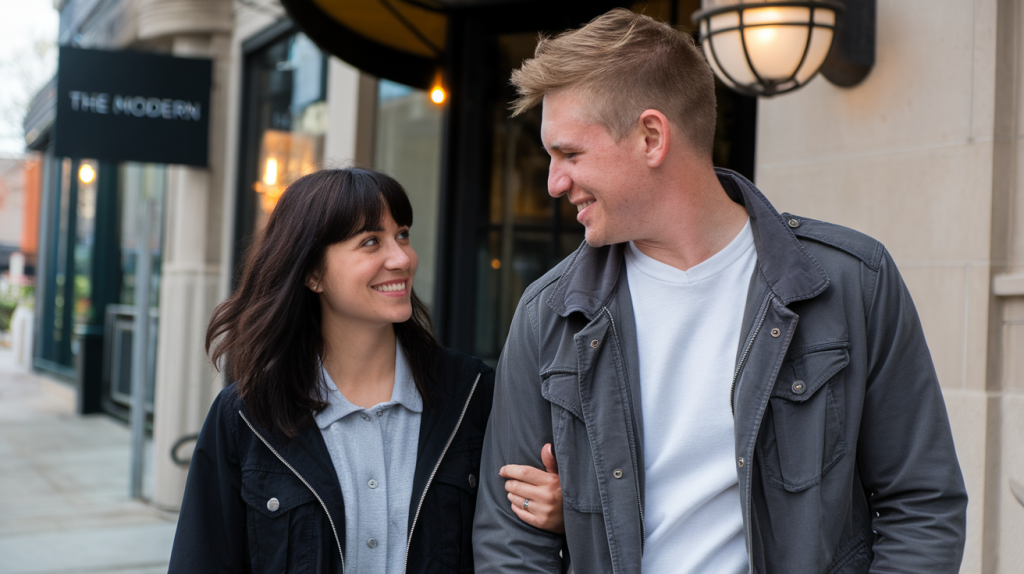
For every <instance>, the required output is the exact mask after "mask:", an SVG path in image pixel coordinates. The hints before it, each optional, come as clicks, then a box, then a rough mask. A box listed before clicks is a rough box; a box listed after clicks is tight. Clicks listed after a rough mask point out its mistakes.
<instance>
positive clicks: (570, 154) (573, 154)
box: [565, 151, 579, 159]
mask: <svg viewBox="0 0 1024 574" xmlns="http://www.w3.org/2000/svg"><path fill="white" fill-rule="evenodd" d="M578 155H579V154H578V153H576V152H574V151H573V152H567V153H566V154H565V159H576V156H578Z"/></svg>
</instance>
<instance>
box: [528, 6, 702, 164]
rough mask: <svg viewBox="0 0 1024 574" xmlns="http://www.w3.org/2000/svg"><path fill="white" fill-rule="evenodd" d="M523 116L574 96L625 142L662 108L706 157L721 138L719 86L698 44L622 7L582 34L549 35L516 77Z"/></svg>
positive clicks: (585, 27)
mask: <svg viewBox="0 0 1024 574" xmlns="http://www.w3.org/2000/svg"><path fill="white" fill-rule="evenodd" d="M512 85H513V86H515V88H516V91H517V92H518V93H519V97H518V98H516V100H515V101H514V102H513V103H512V115H513V116H517V115H519V114H521V113H523V112H525V111H526V110H528V109H530V108H532V107H533V106H535V105H537V104H539V103H541V102H542V101H543V99H544V96H545V95H547V94H550V93H554V92H557V91H561V90H573V91H576V92H577V93H579V94H580V95H581V96H582V97H583V98H584V99H585V102H586V103H585V104H584V106H585V108H586V109H585V110H583V112H584V113H585V114H586V115H587V116H588V117H587V119H588V120H590V121H593V122H595V123H598V124H601V125H604V126H605V127H607V128H608V130H609V131H610V132H611V134H612V137H614V138H615V139H616V140H617V141H618V140H621V139H622V138H623V137H625V136H626V134H628V133H629V132H630V131H631V130H632V129H633V128H634V127H635V126H636V124H637V120H638V119H639V118H640V114H641V113H643V112H644V110H648V109H654V110H658V111H660V112H661V113H663V114H665V116H666V117H667V118H668V119H669V121H670V122H672V123H673V124H674V125H676V126H677V127H679V128H680V129H681V130H682V131H683V132H684V133H685V134H686V136H687V139H688V140H689V142H690V145H691V146H692V147H693V149H694V150H696V151H697V152H698V153H701V154H707V156H708V157H710V156H711V148H712V145H713V144H714V139H715V116H716V112H715V80H714V75H713V73H712V72H711V68H710V66H708V64H707V61H706V60H705V59H704V56H703V54H701V52H700V50H698V49H697V47H696V46H695V45H694V42H693V38H691V37H690V36H689V35H688V34H686V33H684V32H681V31H679V30H676V29H675V28H673V27H671V26H669V25H668V24H665V23H663V22H658V21H656V20H654V19H653V18H651V17H649V16H644V15H642V14H637V13H635V12H631V11H629V10H627V9H625V8H616V9H614V10H612V11H610V12H608V13H606V14H604V15H602V16H598V17H597V18H595V19H594V20H592V21H591V22H590V23H589V24H587V25H586V26H584V27H582V28H580V29H578V30H569V31H567V32H563V33H561V34H559V35H558V36H555V37H554V38H547V37H541V39H540V42H539V43H538V44H537V50H536V52H534V57H533V58H531V59H529V60H526V61H525V62H523V65H522V66H521V67H520V68H519V69H518V70H515V71H514V72H512Z"/></svg>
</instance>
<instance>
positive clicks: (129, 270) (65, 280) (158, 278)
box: [26, 0, 1024, 574]
mask: <svg viewBox="0 0 1024 574" xmlns="http://www.w3.org/2000/svg"><path fill="white" fill-rule="evenodd" d="M303 4H305V5H307V6H305V7H303ZM312 4H315V6H313V8H316V9H318V10H321V12H322V14H321V16H323V14H326V16H324V17H325V18H328V20H323V21H329V19H330V18H335V19H338V21H339V22H342V23H343V24H346V23H347V24H346V25H347V26H349V31H350V32H351V31H352V30H355V31H356V32H359V24H358V23H357V22H356V23H353V21H348V20H344V19H345V18H346V16H345V14H346V13H345V12H344V10H343V8H344V6H342V5H344V4H348V3H347V2H343V1H340V0H339V1H333V0H322V1H321V0H316V1H315V2H313V1H312V0H309V1H307V2H301V1H299V0H291V1H287V2H285V5H286V7H287V8H288V11H286V10H285V7H282V5H281V4H279V3H278V2H277V1H276V0H244V1H243V0H234V1H231V0H66V1H63V2H57V7H58V9H60V10H61V38H60V40H61V42H62V43H64V44H68V43H73V44H75V45H79V46H82V47H94V48H107V49H126V48H127V49H136V50H149V51H158V52H163V53H170V54H175V55H182V56H202V57H207V58H211V59H212V60H213V62H214V67H213V70H214V72H213V74H214V75H213V89H212V93H211V100H210V101H211V106H210V107H211V109H210V126H211V129H210V139H209V149H210V157H209V168H205V169H197V168H189V167H182V166H171V165H156V164H146V165H141V164H110V163H106V162H94V161H92V160H90V159H89V158H56V157H53V156H52V154H50V155H46V150H47V149H48V146H49V145H51V142H48V140H47V139H46V137H47V136H46V134H47V131H46V129H45V128H46V126H47V125H48V124H46V121H45V118H46V117H47V116H46V113H45V109H46V105H45V100H46V98H45V97H43V96H45V93H44V94H41V98H40V99H39V106H37V108H38V109H35V110H34V112H33V113H34V114H35V115H34V116H33V117H37V118H41V119H39V120H38V121H37V122H36V124H34V126H33V128H32V130H31V131H30V130H28V129H27V131H30V134H31V137H30V138H29V140H30V145H31V146H32V147H33V148H34V149H37V150H39V151H41V152H42V153H43V154H44V156H43V157H44V160H43V163H42V165H43V167H42V169H41V174H42V175H41V179H42V188H43V190H44V193H43V196H42V204H41V205H42V206H41V217H40V242H39V259H38V271H37V277H38V279H37V283H38V285H39V287H38V289H37V296H38V299H37V305H36V332H37V338H36V366H37V368H40V369H42V370H46V371H48V372H51V373H56V374H58V375H62V376H64V377H66V378H68V379H69V380H74V381H77V384H78V385H79V386H80V389H81V392H80V395H83V396H85V398H84V399H82V400H81V401H80V405H81V409H82V410H83V412H87V411H89V410H90V409H92V410H104V409H105V410H107V411H108V412H113V413H114V414H117V413H118V412H120V411H118V408H120V409H122V411H123V409H124V405H123V404H122V403H123V402H124V401H121V403H118V402H117V400H116V399H117V396H118V395H117V392H115V391H114V390H110V389H114V388H115V387H116V385H114V384H113V383H112V382H111V377H112V375H111V372H112V371H115V370H116V369H115V368H113V367H111V366H109V365H110V364H111V361H112V351H111V349H112V348H113V346H112V345H114V343H113V342H112V341H111V339H112V338H114V335H113V334H112V333H114V331H112V330H111V328H110V327H109V326H108V325H110V324H111V323H110V321H115V320H116V319H117V317H116V313H115V314H113V315H112V314H111V313H109V312H108V307H109V308H111V309H114V310H115V311H117V310H120V311H121V312H124V313H128V312H129V311H131V312H135V311H133V310H134V309H136V308H138V307H139V306H138V304H137V302H135V301H133V300H131V298H130V297H129V295H128V293H130V292H131V289H128V286H130V285H131V284H132V283H133V282H134V281H135V278H134V274H133V261H134V259H133V257H135V255H133V249H135V248H134V247H132V246H133V245H135V244H136V239H137V237H136V234H137V233H138V232H139V229H137V225H136V224H135V223H133V222H134V221H135V220H134V219H133V218H132V217H131V213H132V209H133V207H132V206H133V205H134V203H133V202H135V201H136V200H135V199H134V197H135V195H133V194H137V193H138V191H139V190H140V189H147V190H150V191H151V192H152V193H155V194H156V195H158V196H159V197H161V202H160V205H161V208H160V210H159V216H158V219H157V220H156V221H154V222H153V227H154V229H151V230H149V231H151V232H154V231H155V232H154V233H153V234H152V235H151V237H152V238H153V240H152V243H151V248H152V249H153V253H154V254H155V256H156V257H157V260H158V261H159V266H158V268H157V269H156V270H155V273H154V276H153V277H151V278H149V280H150V281H152V282H153V283H152V284H153V285H154V292H155V295H154V297H153V300H152V301H150V302H149V304H148V305H146V306H147V307H149V308H150V309H148V312H150V313H152V314H153V316H155V317H157V325H158V327H157V329H156V336H155V337H154V341H155V343H154V345H153V350H152V359H151V369H152V372H153V374H152V380H153V382H154V383H153V387H154V390H153V406H152V409H153V414H152V429H153V430H152V432H153V453H154V454H153V459H152V464H153V469H154V472H153V477H154V485H153V490H152V501H153V503H154V504H155V505H157V506H159V507H161V508H166V509H175V508H177V507H178V505H179V503H180V497H181V493H182V491H183V488H184V480H185V476H186V473H187V464H179V462H181V459H187V458H188V452H187V451H188V449H189V442H188V437H189V436H190V435H194V433H196V432H198V430H199V428H200V426H201V424H202V421H203V419H204V417H205V414H206V410H207V409H208V407H209V405H210V403H211V401H212V400H213V397H214V396H215V395H216V393H217V392H218V391H219V390H220V388H222V386H223V383H224V381H223V379H222V378H221V377H220V376H219V375H218V373H217V372H216V371H215V370H214V369H213V368H212V366H211V365H210V363H209V361H208V359H207V358H206V357H205V354H204V350H203V341H204V339H205V331H206V325H207V322H208V320H209V317H210V314H211V312H212V311H213V308H214V307H215V306H216V304H217V303H218V302H220V301H222V300H223V299H224V298H225V297H227V296H228V294H229V293H230V292H231V290H232V289H233V287H234V285H235V282H236V281H237V269H238V264H239V262H240V261H241V260H242V257H243V254H244V251H245V249H246V247H247V246H248V245H249V244H250V242H251V240H252V238H253V237H254V236H255V235H256V234H258V233H259V231H260V229H261V226H262V225H264V224H265V221H266V217H267V215H268V214H269V213H270V211H272V209H273V205H274V202H275V201H276V198H277V196H278V195H279V194H280V192H281V191H282V190H283V189H284V187H286V186H287V184H288V183H290V182H291V181H293V180H294V179H295V178H297V177H299V176H301V175H302V174H304V173H308V171H310V170H312V169H315V168H317V167H319V166H327V167H333V166H345V165H362V166H372V167H376V168H378V169H382V170H384V171H386V172H388V173H390V174H392V175H393V176H395V177H396V178H397V179H398V180H399V181H400V182H402V183H403V185H405V186H406V187H407V189H408V191H409V194H410V197H411V199H412V202H413V206H414V209H415V213H416V224H415V226H414V228H413V237H414V244H415V246H416V248H417V250H418V252H419V254H420V272H419V274H418V276H417V278H416V283H415V288H416V290H417V292H418V293H419V294H420V296H421V297H422V298H423V299H424V300H425V301H426V302H427V303H428V304H429V305H430V306H431V308H432V309H433V311H434V316H435V321H436V324H437V328H438V331H439V335H440V337H441V338H442V340H443V341H444V342H445V343H446V344H447V345H449V346H451V347H453V348H457V349H459V350H462V351H466V352H470V353H474V354H476V355H479V356H481V357H483V358H485V359H486V360H489V361H494V360H496V359H497V356H498V353H499V352H500V349H501V346H502V344H503V343H504V335H505V332H506V330H507V327H508V324H509V322H510V321H511V316H512V313H513V312H514V309H515V304H516V302H517V300H518V298H519V295H520V294H521V293H522V290H523V289H524V288H525V287H526V285H528V284H529V283H530V282H531V281H532V280H533V279H535V278H537V277H539V276H540V275H541V274H542V273H543V272H544V271H546V270H547V269H548V268H549V267H550V266H552V265H554V264H555V263H556V262H557V261H558V260H559V259H561V258H562V257H563V256H564V255H565V254H567V253H569V252H571V251H572V250H573V249H574V248H575V247H576V246H577V245H578V244H579V242H580V240H581V239H582V229H581V228H580V227H579V224H578V223H576V221H575V217H574V215H575V214H574V213H573V210H571V209H569V207H571V206H568V205H567V204H566V203H565V202H561V203H560V202H557V201H554V200H552V199H551V198H550V197H549V196H548V195H547V193H546V170H547V160H546V155H545V154H544V152H543V149H542V148H541V147H540V145H539V114H538V113H533V114H526V115H524V116H521V117H519V118H515V119H509V118H508V117H507V112H506V105H507V102H508V100H509V99H510V98H511V94H510V92H509V89H508V85H507V79H508V73H509V72H510V71H511V70H512V69H513V68H514V67H516V66H518V64H519V62H521V60H522V59H523V58H526V57H529V56H530V54H531V53H532V50H533V47H534V45H535V42H536V34H537V32H540V31H543V32H557V31H559V30H562V29H565V28H567V27H570V26H577V25H579V24H581V23H583V22H585V21H587V20H589V19H590V18H592V17H593V16H595V15H597V14H599V13H601V12H604V11H605V10H606V9H608V8H610V7H612V6H614V5H620V4H624V5H627V6H629V7H632V8H633V9H634V10H637V11H644V12H646V13H648V14H653V15H656V16H658V17H662V18H664V19H666V20H669V21H672V22H676V23H679V24H682V25H688V24H689V21H688V20H689V15H690V14H691V13H692V12H693V11H695V10H697V9H698V8H699V7H700V3H699V2H697V1H693V0H682V1H670V0H666V1H663V2H656V1H652V2H638V3H628V2H625V3H623V2H605V3H591V5H588V6H585V7H582V8H581V7H580V6H578V5H577V4H578V3H565V4H566V7H565V8H564V9H561V8H560V9H557V10H556V9H554V8H552V7H551V6H548V5H541V4H539V3H536V2H512V1H509V2H481V3H479V4H477V3H474V2H463V3H462V4H464V5H465V6H464V7H463V9H460V10H457V11H454V12H452V13H450V14H448V15H447V16H446V18H447V20H445V21H444V25H443V26H439V25H436V20H435V19H432V18H433V16H431V17H427V16H424V19H423V20H421V21H419V22H421V23H422V24H423V26H425V32H424V35H425V37H426V38H427V40H428V44H429V43H435V44H436V43H439V44H440V46H441V47H442V48H443V49H442V50H441V51H439V52H437V53H433V52H431V51H430V49H429V48H428V47H424V46H420V45H417V44H415V40H408V38H406V39H404V40H403V39H402V38H405V37H404V36H401V37H400V36H399V35H395V36H393V37H390V36H388V35H387V34H385V35H384V36H383V38H384V40H381V42H383V43H381V42H378V41H376V40H374V42H376V44H373V45H374V46H377V48H376V49H377V50H378V51H377V52H373V51H371V52H366V51H365V50H362V51H360V52H359V54H357V55H353V56H351V57H349V56H348V54H349V52H347V51H346V50H347V48H346V47H345V44H344V43H340V44H339V43H337V42H333V41H324V39H323V38H324V36H323V34H324V30H323V29H322V25H321V24H317V23H314V22H311V21H309V20H306V19H305V18H306V17H307V16H308V14H309V13H310V12H309V11H308V10H309V9H310V7H309V5H312ZM549 4H550V3H549ZM403 5H404V4H403ZM332 6H333V7H332ZM319 21H320V20H318V22H319ZM432 22H433V24H431V23H432ZM431 26H433V27H431ZM353 27H354V28H353ZM438 30H440V32H439V31H438ZM364 32H365V35H364V37H363V39H362V40H359V41H355V44H353V45H358V46H363V47H365V46H366V44H360V43H359V42H367V41H368V40H367V38H371V37H372V36H373V35H372V34H371V33H370V31H365V30H364ZM396 34H397V33H396ZM431 34H434V36H431ZM438 34H440V36H438ZM356 35H358V34H356ZM339 37H341V36H339ZM389 38H390V39H389ZM357 40H358V39H357ZM388 42H390V43H391V44H390V45H389V44H388ZM403 42H404V43H403ZM388 50H392V51H401V50H405V51H407V52H409V53H412V54H413V56H414V57H411V59H410V58H404V57H403V58H404V59H403V58H399V59H398V60H395V61H401V62H406V64H408V66H409V68H408V69H404V68H403V69H399V68H400V67H391V68H389V66H388V65H387V63H388V60H387V59H386V58H385V56H386V55H387V54H391V52H389V51H388ZM367 54H369V55H367ZM876 54H877V57H876V64H875V67H874V68H873V69H872V71H871V73H870V74H869V76H868V77H867V78H866V79H865V80H864V81H863V82H862V83H860V84H859V85H857V86H855V87H853V88H838V87H836V86H833V85H832V84H830V83H828V82H826V81H825V80H824V79H823V78H817V79H815V80H813V81H811V82H810V83H809V84H808V85H807V86H805V87H803V88H801V89H800V90H798V91H796V92H792V93H789V94H784V95H781V96H777V97H774V98H768V99H761V100H753V99H751V98H745V97H741V96H737V95H736V94H733V93H731V92H728V91H727V90H726V89H725V88H722V87H720V91H719V96H720V113H719V134H718V135H717V139H716V147H715V153H716V162H717V163H718V164H720V165H724V166H727V167H732V168H734V169H737V170H738V171H740V172H741V173H743V174H744V175H747V176H748V177H750V178H752V179H753V180H754V181H755V183H756V184H757V185H758V187H759V188H761V189H762V190H763V191H764V192H765V194H766V195H767V196H768V198H769V199H770V200H772V202H773V203H774V204H775V205H776V207H777V208H778V209H779V210H780V211H790V212H792V213H796V214H799V215H802V216H806V217H812V218H816V219H823V220H828V221H832V222H835V223H839V224H842V225H847V226H849V227H853V228H855V229H858V230H860V231H863V232H865V233H868V234H870V235H872V236H874V237H876V238H877V239H879V240H881V241H882V242H883V243H884V244H885V245H886V247H887V248H888V249H889V251H890V252H891V253H892V255H893V256H894V258H895V259H896V261H897V263H898V265H899V267H900V270H901V272H902V274H903V277H904V279H905V280H906V282H907V284H908V286H909V288H910V291H911V293H912V295H913V297H914V300H915V302H916V305H917V307H918V310H919V312H920V315H921V318H922V322H923V324H924V329H925V333H926V337H927V339H928V342H929V345H930V347H931V350H932V354H933V359H934V360H935V365H936V368H937V370H938V374H939V379H940V382H941V384H942V387H943V391H944V393H945V396H946V404H947V409H948V411H949V414H950V420H951V423H952V426H953V432H954V437H955V440H956V444H957V450H958V454H959V456H960V460H961V466H962V468H963V471H964V475H965V479H966V481H967V486H968V491H969V495H970V506H969V509H968V544H967V551H966V555H965V558H964V563H963V568H962V571H963V572H971V573H975V572H977V573H985V574H989V573H992V574H995V573H1002V572H1006V573H1009V572H1016V571H1017V570H1018V569H1019V566H1018V565H1019V564H1020V563H1021V562H1022V561H1024V548H1021V546H1020V545H1019V544H1017V542H1016V541H1017V540H1020V539H1021V537H1022V536H1024V459H1022V457H1021V456H1020V455H1019V452H1018V451H1019V449H1018V447H1017V445H1019V444H1020V443H1021V442H1024V422H1022V421H1024V1H1022V0H970V1H967V2H964V1H962V0H878V2H877V43H876ZM339 56H340V58H339ZM346 58H347V59H348V63H346V61H345V59H346ZM417 58H418V59H417ZM409 62H411V63H409ZM424 66H426V67H424ZM435 66H436V69H437V70H440V74H438V75H435V73H434V70H435V68H434V67H435ZM438 76H439V77H441V78H442V82H443V84H444V87H445V88H446V89H447V91H448V98H449V99H448V100H447V101H446V102H445V103H444V104H443V105H440V106H439V105H437V104H434V103H432V102H431V101H430V100H429V99H428V98H427V94H426V92H425V91H424V90H425V89H426V88H429V87H430V86H429V83H430V82H431V81H432V79H434V78H436V77H438ZM51 97H54V96H51ZM51 121H52V119H51ZM26 127H27V128H28V126H26ZM82 165H91V166H93V167H94V169H95V172H96V173H97V178H96V180H95V181H93V182H91V183H84V182H83V181H82V180H81V179H79V178H77V173H78V171H79V170H80V169H81V166H82ZM83 211H84V212H83ZM85 216H89V217H85ZM90 217H91V219H90ZM76 254H77V255H76ZM78 277H86V278H87V279H88V280H87V281H83V280H81V279H77V278H78ZM76 279H77V281H76ZM104 281H106V283H105V282H104ZM76 285H77V287H76ZM76 288H77V289H78V291H76V290H75V289H76ZM83 300H86V302H84V303H83V302H82V301H83ZM111 316H114V319H110V320H108V319H107V318H108V317H111ZM115 363H116V362H115ZM104 365H107V366H106V367H104ZM104 368H106V370H105V371H104ZM97 381H98V383H97ZM97 385H99V387H100V390H99V391H96V390H95V389H96V387H97ZM104 385H106V387H104ZM103 388H107V389H108V390H106V391H104V390H102V389H103ZM90 397H92V398H90ZM104 401H106V402H104ZM108 403H109V404H113V406H112V407H111V406H110V405H109V404H108ZM119 404H120V405H121V406H120V407H118V405H119ZM104 405H107V406H106V407H105V406H104ZM122 415H123V412H122ZM175 446H178V447H180V448H178V449H177V451H176V456H177V458H178V459H179V460H178V461H176V460H174V458H172V456H169V454H168V453H170V452H171V450H172V447H175Z"/></svg>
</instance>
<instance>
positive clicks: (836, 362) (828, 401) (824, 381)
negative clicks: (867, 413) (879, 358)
mask: <svg viewBox="0 0 1024 574" xmlns="http://www.w3.org/2000/svg"><path fill="white" fill-rule="evenodd" d="M849 362H850V356H849V353H848V352H847V350H846V346H845V345H843V346H842V347H838V346H837V347H836V348H831V349H824V350H817V351H814V352H809V353H806V354H803V355H801V356H799V357H796V358H794V359H791V360H789V361H787V362H785V363H783V365H782V368H781V369H780V371H779V376H778V379H777V380H776V381H775V387H774V389H773V391H772V396H771V398H770V399H769V401H768V409H767V410H766V412H765V419H764V421H765V422H764V425H763V426H762V434H761V440H760V441H759V450H760V452H759V454H760V455H761V456H760V458H761V461H762V468H763V470H764V476H765V478H766V479H767V480H768V481H769V482H770V483H772V484H774V485H775V486H777V487H781V488H784V489H785V490H787V491H789V492H800V491H802V490H806V489H808V488H811V487H812V486H814V485H816V484H818V483H820V482H821V479H822V476H824V475H825V473H827V472H828V471H829V469H831V468H832V466H834V465H835V463H836V462H838V461H839V459H840V458H842V457H843V454H845V452H846V444H845V441H844V439H843V425H842V419H841V416H842V414H841V413H842V412H843V410H842V408H840V407H841V405H840V404H839V401H838V398H837V397H838V396H841V393H839V392H837V391H836V387H837V386H839V385H840V384H841V382H842V378H843V372H842V370H843V368H844V367H846V365H847V364H849ZM840 390H841V388H840Z"/></svg>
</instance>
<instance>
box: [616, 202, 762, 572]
mask: <svg viewBox="0 0 1024 574" xmlns="http://www.w3.org/2000/svg"><path fill="white" fill-rule="evenodd" d="M625 259H626V272H627V277H628V278H629V290H630V294H631V298H632V301H633V313H634V316H635V318H636V331H637V343H638V347H639V354H640V357H639V358H640V402H641V408H642V409H643V417H644V470H645V472H646V477H645V491H644V495H645V504H644V510H645V512H644V519H645V525H646V531H647V542H646V544H645V547H644V556H643V561H642V569H643V573H644V574H656V573H657V574H661V573H664V572H672V573H674V574H689V573H692V574H704V573H707V572H714V573H716V574H732V573H736V574H739V573H744V572H747V570H748V557H747V550H746V544H745V542H744V539H743V517H742V513H741V509H740V493H739V482H738V475H737V467H736V455H735V445H734V425H733V417H732V411H731V409H730V407H729V396H730V388H731V385H732V376H733V371H734V369H735V366H736V349H737V347H738V345H739V339H740V336H741V333H740V331H741V329H742V322H743V311H744V308H745V305H746V299H747V290H748V288H749V285H750V277H751V275H752V273H753V272H754V268H755V266H756V264H757V253H756V251H755V250H754V237H753V234H752V233H751V229H750V221H749V220H748V221H747V224H746V225H745V226H744V227H743V230H742V231H740V233H739V234H738V235H737V236H736V238H735V239H733V240H732V242H731V243H729V245H728V246H726V247H725V248H724V249H722V250H721V251H719V252H718V253H716V254H715V255H713V256H712V257H711V258H709V259H707V260H706V261H704V262H702V263H700V264H699V265H696V266H694V267H692V268H690V269H689V270H687V271H682V270H680V269H676V268H675V267H672V266H670V265H666V264H664V263H661V262H659V261H657V260H655V259H652V258H651V257H648V256H647V255H645V254H643V253H642V252H641V251H640V250H639V249H637V247H636V246H635V245H634V244H633V243H630V244H629V249H628V250H627V251H626V258H625Z"/></svg>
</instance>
